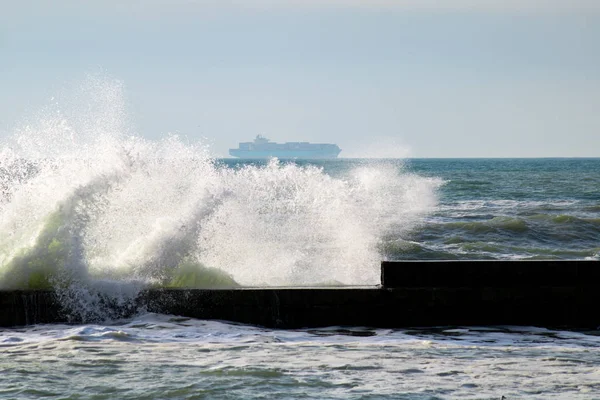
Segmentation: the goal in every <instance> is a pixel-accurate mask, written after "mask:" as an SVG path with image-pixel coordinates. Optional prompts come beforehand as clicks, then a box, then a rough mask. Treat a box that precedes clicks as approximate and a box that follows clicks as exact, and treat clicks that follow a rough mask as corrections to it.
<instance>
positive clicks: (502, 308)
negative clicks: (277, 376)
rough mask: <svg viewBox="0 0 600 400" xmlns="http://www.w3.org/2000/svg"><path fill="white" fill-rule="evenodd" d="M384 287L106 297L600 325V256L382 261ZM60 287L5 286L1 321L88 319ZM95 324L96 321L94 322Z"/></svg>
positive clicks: (252, 320) (398, 318) (260, 312)
mask: <svg viewBox="0 0 600 400" xmlns="http://www.w3.org/2000/svg"><path fill="white" fill-rule="evenodd" d="M381 283H382V284H381V286H377V287H335V288H322V287H318V288H241V289H146V290H143V291H141V292H139V293H138V294H137V295H136V296H135V298H133V299H132V300H131V301H130V302H126V303H123V302H119V301H112V300H111V298H110V297H109V296H107V297H106V298H105V299H102V298H101V303H102V306H103V307H107V308H111V309H113V312H112V313H111V315H119V316H123V317H127V316H131V315H134V314H135V313H136V312H141V311H149V312H157V313H166V314H174V315H181V316H186V317H193V318H199V319H218V320H226V321H234V322H240V323H247V324H254V325H262V326H267V327H277V328H302V327H323V326H336V325H343V326H344V325H345V326H369V327H389V328H394V327H408V326H436V325H536V326H548V327H564V328H581V329H596V328H597V327H599V326H600V311H598V305H599V304H600V262H598V261H571V260H561V261H554V260H553V261H504V260H489V261H487V260H486V261H397V262H382V264H381ZM72 311H73V310H71V309H69V306H67V305H65V302H64V299H63V298H61V297H60V296H59V295H58V294H57V293H55V292H53V291H38V290H31V291H27V290H9V291H0V326H2V327H11V326H21V325H29V324H37V323H58V322H71V323H77V322H83V321H81V320H80V319H79V318H78V317H77V315H78V314H76V313H75V314H74V313H73V312H72ZM85 322H90V321H85Z"/></svg>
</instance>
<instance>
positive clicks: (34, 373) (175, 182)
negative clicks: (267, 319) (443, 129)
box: [0, 143, 600, 400]
mask: <svg viewBox="0 0 600 400" xmlns="http://www.w3.org/2000/svg"><path fill="white" fill-rule="evenodd" d="M103 146H104V145H103ZM163 146H165V147H164V148H162V149H160V151H158V153H160V156H161V157H162V158H158V159H153V158H152V157H148V156H146V155H144V153H143V149H142V150H140V149H139V148H138V149H137V151H138V153H136V154H134V153H132V152H129V153H127V154H128V155H127V157H121V156H119V157H117V158H111V157H112V156H107V155H106V154H103V155H101V159H102V160H108V162H107V163H106V166H104V167H102V168H100V167H98V164H97V163H95V164H94V163H92V164H90V163H87V162H82V161H81V160H78V159H76V158H75V159H74V158H68V157H67V158H64V159H59V160H53V161H48V160H45V161H39V160H38V161H36V162H34V163H32V164H27V165H26V167H23V163H22V162H21V161H20V160H22V158H20V157H13V158H12V159H11V158H8V157H6V156H5V158H4V159H3V164H2V165H0V167H2V168H4V169H3V170H2V171H3V174H4V175H3V181H1V183H2V184H3V196H4V197H3V198H2V202H0V213H1V216H2V220H1V222H2V230H3V232H2V235H3V239H2V240H0V245H2V246H3V247H1V248H0V249H1V250H2V251H3V253H2V258H0V260H1V261H2V262H1V264H0V266H1V267H0V268H2V270H0V272H2V274H0V288H1V287H3V288H5V289H10V288H11V287H12V288H14V287H23V286H27V285H34V286H35V285H42V286H43V285H44V284H51V285H59V286H60V287H61V288H62V289H61V290H71V289H69V288H67V289H65V288H64V285H65V283H64V282H62V283H61V281H60V279H58V280H57V279H52V276H54V277H55V278H56V277H61V276H65V274H67V275H68V276H69V279H70V280H69V282H75V281H77V282H79V285H81V288H83V289H77V290H79V291H76V292H77V293H83V292H85V293H88V292H86V290H89V287H92V288H94V290H105V289H104V288H106V287H107V285H108V286H111V285H112V286H114V285H120V284H126V283H131V282H137V283H138V284H139V285H142V286H143V285H145V284H157V282H158V283H161V284H168V285H170V286H198V285H206V281H202V280H201V279H200V280H199V279H196V278H198V277H197V276H196V275H194V277H195V278H194V279H192V280H186V279H185V277H186V276H188V275H185V274H184V275H178V272H177V271H180V270H181V269H185V271H187V272H186V273H189V270H190V268H198V270H199V271H201V272H202V273H207V274H215V271H216V270H215V269H218V270H219V271H221V272H224V274H225V275H224V277H223V276H221V275H219V274H221V272H219V273H218V274H217V277H221V278H223V279H229V278H231V279H233V280H234V281H235V282H236V283H237V284H241V285H249V286H256V285H270V286H273V285H274V286H277V285H280V284H285V285H298V286H302V285H311V284H316V285H319V284H328V283H332V282H334V283H336V284H347V285H353V284H377V283H378V282H377V277H378V272H379V271H378V262H379V261H380V260H382V259H389V260H402V259H439V260H442V259H493V258H497V259H600V159H408V160H363V159H338V160H330V161H315V162H309V161H297V162H291V163H289V162H286V161H280V162H274V161H271V162H268V161H265V162H258V161H252V162H250V161H243V160H232V159H222V160H204V159H202V160H204V161H201V162H200V161H198V159H197V158H194V157H197V155H196V154H197V153H192V155H194V157H192V158H189V157H186V156H185V154H184V156H182V155H181V154H182V153H181V151H182V150H181V148H178V150H177V151H176V152H174V153H170V152H169V151H170V147H169V146H174V147H176V148H177V146H180V145H179V144H177V143H175V144H173V143H171V144H168V145H163ZM183 149H184V150H185V148H183ZM109 154H110V152H109ZM140 154H141V155H140ZM151 154H156V149H153V150H152V153H151ZM173 154H175V155H173ZM169 157H172V158H169ZM115 163H117V165H118V167H117V168H115ZM118 163H123V164H122V165H121V164H118ZM194 163H198V164H197V165H196V164H194ZM24 171H25V172H24ZM41 178H43V179H41ZM194 184H198V185H199V186H198V187H194ZM203 196H206V197H203ZM199 199H200V200H202V201H199ZM199 204H201V205H202V206H199ZM57 205H58V206H57ZM26 210H30V214H29V215H35V218H29V217H28V215H27V213H25V214H24V213H23V212H24V211H26ZM170 212H172V214H171V215H170V214H169V213H170ZM170 216H171V217H173V218H172V219H169V217H170ZM32 238H33V239H32ZM117 239H118V240H117ZM15 248H19V249H21V250H19V251H18V252H16V251H14V249H15ZM175 250H176V251H175ZM182 254H183V255H182ZM44 260H45V261H44ZM48 260H51V261H52V262H54V263H58V264H59V265H60V266H62V267H56V269H55V270H54V269H53V268H52V267H48V265H49V264H51V263H49V262H48ZM119 263H120V264H119ZM39 265H42V266H44V268H42V269H41V270H40V269H36V268H37V267H36V266H39ZM117 266H118V268H117ZM40 268H41V267H40ZM173 271H175V272H173ZM32 276H33V277H34V278H35V279H32V278H31V277H32ZM48 276H50V278H48ZM73 277H74V278H76V279H73ZM217 281H218V280H217ZM57 282H58V283H57ZM119 282H121V283H119ZM210 282H215V280H214V279H213V280H211V281H210ZM100 283H101V284H100ZM112 286H111V287H112ZM84 289H85V290H84ZM73 290H74V289H73ZM74 297H77V299H78V301H80V302H82V304H83V307H86V313H83V314H82V315H84V319H85V316H88V317H89V318H88V323H84V324H79V325H37V326H32V327H23V328H14V329H2V330H0V398H2V399H26V398H27V399H37V398H42V397H43V398H55V399H116V398H119V399H166V398H168V399H246V398H253V399H261V398H262V399H267V398H268V399H270V398H282V399H302V398H314V399H420V400H421V399H423V400H424V399H457V398H460V399H498V400H499V399H500V398H501V397H502V396H505V397H506V399H508V400H510V399H524V398H527V399H544V400H546V399H594V398H596V399H600V337H599V335H600V331H595V332H565V331H556V330H550V329H545V328H536V327H500V326H499V327H438V328H427V329H424V328H418V327H415V328H412V329H399V330H389V329H371V328H369V327H329V328H323V329H300V330H273V329H263V328H260V327H253V326H245V325H239V324H231V323H227V322H217V321H200V320H193V319H188V318H181V317H177V316H170V315H157V314H143V315H138V316H136V317H134V318H132V319H127V320H121V319H118V318H117V319H114V318H110V316H106V315H104V316H103V315H102V313H100V312H96V313H95V312H93V310H92V312H90V309H93V308H94V303H93V302H90V303H87V304H84V303H85V301H82V299H83V298H84V297H83V296H66V298H71V299H73V298H74Z"/></svg>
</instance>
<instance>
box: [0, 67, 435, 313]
mask: <svg viewBox="0 0 600 400" xmlns="http://www.w3.org/2000/svg"><path fill="white" fill-rule="evenodd" d="M82 86H83V89H78V90H76V91H75V92H76V96H74V97H75V100H73V98H72V93H71V97H69V96H68V95H67V96H66V97H65V99H61V98H60V97H58V100H55V101H53V104H51V105H50V106H49V107H48V108H47V109H46V110H44V111H43V112H41V113H40V114H39V115H36V116H35V117H33V120H32V121H31V122H30V123H29V124H25V125H24V126H23V127H21V128H18V129H16V130H15V132H14V134H13V135H12V136H11V137H9V138H6V139H5V140H4V142H3V143H2V152H1V153H0V156H1V158H0V167H1V168H2V174H1V176H0V178H1V179H2V180H1V181H0V183H1V184H2V186H1V187H2V192H1V195H0V196H1V198H0V200H1V201H0V232H2V235H1V236H0V287H4V288H7V287H8V288H10V287H32V286H36V285H37V286H43V285H45V284H52V285H54V286H55V287H60V288H62V289H63V290H70V291H67V292H63V296H64V297H65V298H69V299H72V301H75V302H76V301H83V302H84V303H85V302H86V301H87V303H86V304H96V303H98V302H100V300H98V299H97V298H96V297H94V296H96V295H95V294H94V293H98V291H99V292H103V291H104V292H111V291H115V289H114V287H113V286H114V284H116V283H115V282H117V283H119V282H121V283H127V284H134V286H135V287H139V286H140V285H144V284H159V285H164V284H166V285H179V286H190V285H191V286H198V285H210V284H212V283H210V282H215V281H218V282H221V283H223V282H225V283H224V284H229V283H231V282H233V281H231V279H233V280H235V282H237V283H238V284H241V285H248V286H253V285H290V286H298V285H315V284H331V283H341V284H346V285H374V284H377V283H379V261H380V259H381V255H380V254H379V250H378V245H379V243H380V240H381V238H382V237H383V235H386V234H388V233H389V232H390V231H393V232H395V234H397V235H401V234H402V232H406V230H408V229H411V227H413V226H415V224H417V223H418V222H419V220H420V218H421V217H422V216H423V215H424V214H426V213H427V212H429V211H430V210H432V209H433V208H434V207H435V205H436V196H435V190H436V188H437V187H438V186H439V185H440V184H441V182H440V181H438V180H436V179H430V178H423V177H419V176H416V175H411V174H407V173H403V172H402V169H401V168H399V167H397V166H390V165H387V166H386V165H384V164H364V165H363V166H362V167H359V168H356V169H354V170H352V171H350V172H349V173H348V174H346V175H344V176H343V177H332V176H330V175H328V174H326V173H325V172H324V171H323V169H321V168H318V167H315V166H298V165H296V164H289V163H283V162H279V161H277V160H272V161H271V162H269V163H268V164H267V165H263V166H250V165H248V166H244V167H241V168H232V167H227V166H226V165H223V164H222V163H219V162H217V161H215V160H214V159H213V158H212V157H211V155H210V152H209V150H208V149H207V147H206V146H204V145H203V144H202V143H192V144H188V143H187V141H183V140H181V139H180V138H179V137H177V136H174V135H169V136H166V137H165V138H163V139H162V140H158V141H150V140H146V139H144V138H142V137H140V136H135V135H132V129H131V128H130V125H129V124H128V123H127V118H126V113H125V109H124V103H125V102H124V100H123V93H122V92H123V88H122V85H121V84H120V83H119V82H114V81H111V80H102V79H98V78H92V79H90V80H89V81H86V82H85V83H84V84H83V85H82ZM63 97H64V96H63ZM202 274H208V275H211V276H212V278H211V279H209V280H208V281H206V280H202V279H200V278H198V276H199V275H202ZM182 276H183V278H182ZM228 279H229V280H228ZM111 282H112V283H111ZM207 282H208V283H207ZM228 282H229V283H228ZM111 285H112V286H111ZM75 286H77V287H78V288H80V289H81V288H82V287H83V288H85V290H83V291H82V290H80V289H78V291H73V288H74V287H75ZM109 287H112V288H113V289H110V290H109V289H107V288H109ZM117 291H119V290H117ZM95 298H96V300H94V299H95ZM82 299H83V300H82ZM85 299H87V300H85ZM90 299H91V300H90ZM88 311H89V310H88ZM88 311H86V312H88Z"/></svg>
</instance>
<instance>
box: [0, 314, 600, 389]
mask: <svg viewBox="0 0 600 400" xmlns="http://www.w3.org/2000/svg"><path fill="white" fill-rule="evenodd" d="M599 346H600V338H599V337H598V336H595V335H591V334H585V333H577V332H559V331H550V330H546V329H540V328H525V327H488V328H475V327H462V328H460V327H459V328H456V327H455V328H439V329H407V330H384V329H367V328H334V327H332V328H326V329H315V330H267V329H261V328H257V327H250V326H243V325H233V324H226V323H221V322H215V321H197V320H190V319H186V318H179V317H173V316H166V315H152V314H149V315H143V316H139V317H138V318H136V319H134V320H130V321H122V322H119V323H114V324H110V325H107V324H103V325H84V326H64V325H48V326H36V327H30V328H23V329H18V330H5V331H1V332H0V372H1V375H0V376H1V378H0V379H1V380H0V382H1V383H0V396H1V397H2V398H40V397H45V398H68V399H113V398H122V399H140V398H144V399H163V398H179V399H201V398H219V399H240V398H295V399H300V398H314V399H348V398H350V399H454V398H464V399H500V398H501V396H506V398H507V399H522V398H531V399H567V398H568V399H592V398H600V365H599V363H600V360H599V358H600V354H599Z"/></svg>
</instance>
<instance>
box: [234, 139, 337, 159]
mask: <svg viewBox="0 0 600 400" xmlns="http://www.w3.org/2000/svg"><path fill="white" fill-rule="evenodd" d="M341 151H342V149H340V148H339V146H338V145H337V144H332V143H309V142H286V143H276V142H271V141H270V140H269V139H267V138H265V137H263V136H262V135H257V136H256V138H255V139H254V141H252V142H242V143H240V144H239V146H238V148H237V149H229V154H230V155H232V156H234V157H238V158H270V157H277V158H295V159H311V158H336V157H337V156H338V155H339V154H340V152H341Z"/></svg>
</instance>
